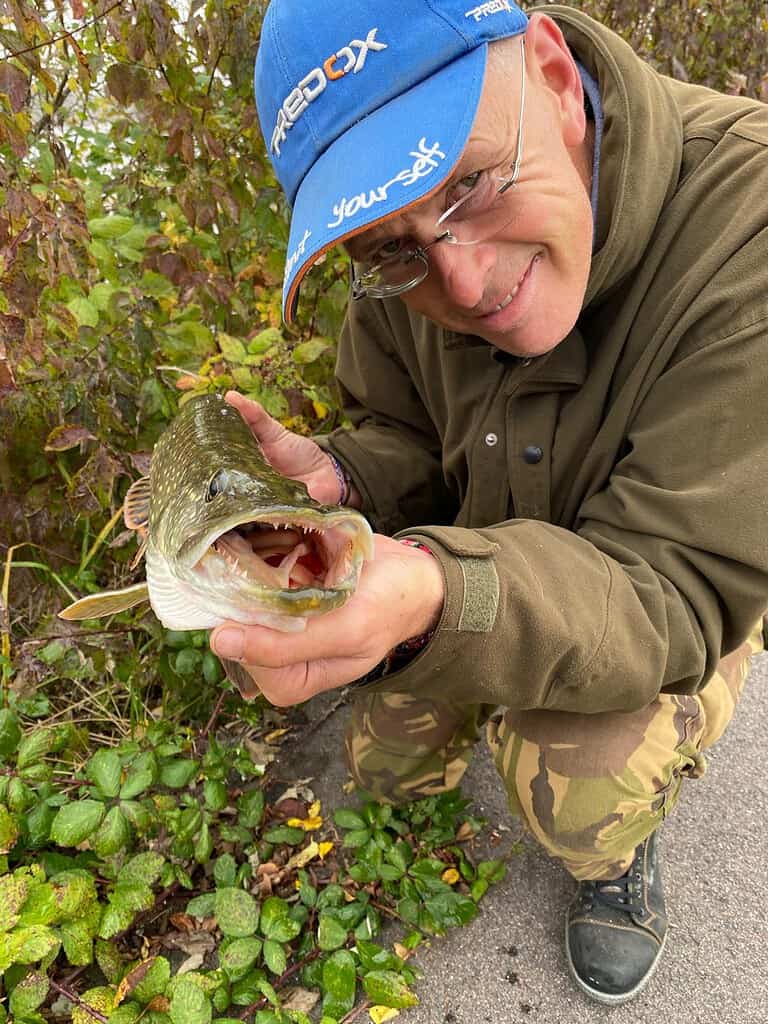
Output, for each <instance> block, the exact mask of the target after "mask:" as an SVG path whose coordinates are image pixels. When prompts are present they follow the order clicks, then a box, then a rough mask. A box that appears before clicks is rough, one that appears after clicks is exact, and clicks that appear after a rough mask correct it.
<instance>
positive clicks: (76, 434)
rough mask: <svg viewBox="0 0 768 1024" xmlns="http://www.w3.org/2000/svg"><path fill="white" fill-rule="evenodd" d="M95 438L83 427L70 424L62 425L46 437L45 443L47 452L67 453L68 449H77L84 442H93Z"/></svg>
mask: <svg viewBox="0 0 768 1024" xmlns="http://www.w3.org/2000/svg"><path fill="white" fill-rule="evenodd" d="M95 440H96V438H95V437H94V435H93V434H92V433H91V432H90V430H86V428H85V427H78V426H75V425H74V424H72V423H63V424H62V425H61V426H60V427H54V429H53V430H52V431H51V432H50V434H49V435H48V438H47V440H46V442H45V451H47V452H67V451H69V450H70V448H77V447H78V445H82V444H84V443H85V442H86V441H95Z"/></svg>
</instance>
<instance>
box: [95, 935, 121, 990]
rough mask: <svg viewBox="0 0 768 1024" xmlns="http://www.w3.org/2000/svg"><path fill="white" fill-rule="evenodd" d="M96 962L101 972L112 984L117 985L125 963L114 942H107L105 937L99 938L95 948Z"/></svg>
mask: <svg viewBox="0 0 768 1024" xmlns="http://www.w3.org/2000/svg"><path fill="white" fill-rule="evenodd" d="M94 952H95V955H96V963H97V964H98V965H99V968H100V969H101V973H102V974H103V975H104V977H105V978H106V979H107V981H108V982H109V983H110V984H111V985H116V984H117V983H118V981H120V979H121V978H122V976H123V972H124V970H125V964H124V963H123V958H122V957H121V956H120V952H119V950H118V949H117V947H116V946H115V945H114V944H113V943H112V942H105V941H104V939H97V940H96V945H95V948H94Z"/></svg>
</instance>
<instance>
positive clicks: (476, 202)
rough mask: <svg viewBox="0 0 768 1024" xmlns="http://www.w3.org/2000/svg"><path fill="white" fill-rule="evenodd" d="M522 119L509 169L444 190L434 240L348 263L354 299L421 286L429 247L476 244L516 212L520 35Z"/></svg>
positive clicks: (398, 244)
mask: <svg viewBox="0 0 768 1024" xmlns="http://www.w3.org/2000/svg"><path fill="white" fill-rule="evenodd" d="M520 56H521V61H520V67H521V73H520V117H519V120H518V128H517V152H516V154H515V160H514V164H513V165H512V171H511V173H510V174H508V175H506V176H505V175H503V174H500V173H498V171H499V170H500V168H490V169H487V170H483V171H476V172H475V173H473V174H469V175H466V176H465V177H464V178H461V179H460V180H459V181H458V182H456V183H455V184H453V185H451V186H450V187H449V188H448V189H447V190H446V191H445V193H444V195H445V202H446V203H449V202H450V200H451V199H454V197H455V196H456V195H457V194H459V195H458V198H456V199H454V201H453V203H452V204H451V205H449V206H448V208H447V209H446V210H445V212H444V213H443V214H442V215H441V216H440V217H439V218H438V219H437V221H436V222H435V238H434V239H433V241H431V242H428V243H427V244H426V245H419V246H416V247H406V245H405V243H404V242H403V241H402V240H401V239H397V238H392V239H389V240H387V241H385V242H383V243H382V244H381V245H380V246H379V248H378V249H377V250H376V252H375V253H374V254H373V257H372V258H370V259H369V260H367V261H356V262H353V263H352V298H353V299H363V298H371V299H385V298H390V297H391V296H394V295H402V294H403V293H404V292H407V291H410V290H411V289H412V288H415V287H416V285H418V284H421V282H422V281H423V280H424V278H425V277H426V276H427V274H428V273H429V257H428V255H427V254H428V252H429V250H430V249H431V248H432V247H433V246H435V245H437V244H438V242H445V243H446V244H448V245H477V244H478V243H480V242H487V241H489V240H490V239H491V238H493V237H494V236H495V235H497V234H499V233H500V232H501V231H503V230H504V228H505V227H506V226H507V225H508V224H509V222H510V221H511V220H512V217H513V216H514V204H513V203H510V202H509V197H508V196H507V195H506V193H507V192H508V191H509V190H510V189H511V188H512V186H513V185H515V184H516V183H517V179H518V177H519V176H520V163H521V161H522V156H523V116H524V113H525V36H521V37H520Z"/></svg>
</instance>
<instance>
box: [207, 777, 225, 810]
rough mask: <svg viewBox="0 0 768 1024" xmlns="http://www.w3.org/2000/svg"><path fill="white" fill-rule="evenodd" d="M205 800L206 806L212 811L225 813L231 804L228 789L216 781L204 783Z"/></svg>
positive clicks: (208, 780) (210, 780)
mask: <svg viewBox="0 0 768 1024" xmlns="http://www.w3.org/2000/svg"><path fill="white" fill-rule="evenodd" d="M203 799H204V800H205V806H206V807H209V808H210V809H211V810H212V811H223V810H224V808H225V807H226V806H227V804H228V803H229V794H228V793H227V787H226V786H225V785H224V783H223V782H219V781H218V780H216V779H206V780H205V782H204V783H203Z"/></svg>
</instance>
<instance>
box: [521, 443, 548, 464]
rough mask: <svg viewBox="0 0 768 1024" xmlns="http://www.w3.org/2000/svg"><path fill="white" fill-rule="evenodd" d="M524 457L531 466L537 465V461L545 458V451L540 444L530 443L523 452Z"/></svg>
mask: <svg viewBox="0 0 768 1024" xmlns="http://www.w3.org/2000/svg"><path fill="white" fill-rule="evenodd" d="M523 458H524V459H525V461H526V462H527V463H528V465H529V466H535V465H536V463H537V462H541V460H542V459H543V458H544V452H543V451H542V450H541V448H539V446H538V445H535V444H529V445H528V447H527V448H526V449H525V451H524V452H523Z"/></svg>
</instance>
